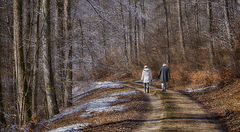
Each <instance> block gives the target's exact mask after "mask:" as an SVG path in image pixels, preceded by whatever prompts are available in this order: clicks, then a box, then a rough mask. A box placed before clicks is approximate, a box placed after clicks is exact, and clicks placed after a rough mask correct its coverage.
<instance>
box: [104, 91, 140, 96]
mask: <svg viewBox="0 0 240 132" xmlns="http://www.w3.org/2000/svg"><path fill="white" fill-rule="evenodd" d="M137 93H138V92H137V91H123V92H118V93H112V94H109V95H108V96H124V95H131V94H137Z"/></svg>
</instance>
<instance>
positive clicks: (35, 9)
mask: <svg viewBox="0 0 240 132" xmlns="http://www.w3.org/2000/svg"><path fill="white" fill-rule="evenodd" d="M32 2H33V5H34V7H33V23H34V25H33V39H34V40H33V45H34V48H33V52H34V53H33V75H32V112H37V95H38V94H37V90H38V89H37V88H38V85H39V83H38V79H39V72H38V68H39V48H40V44H39V13H38V12H40V0H33V1H32Z"/></svg>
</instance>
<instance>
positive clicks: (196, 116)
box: [125, 83, 223, 132]
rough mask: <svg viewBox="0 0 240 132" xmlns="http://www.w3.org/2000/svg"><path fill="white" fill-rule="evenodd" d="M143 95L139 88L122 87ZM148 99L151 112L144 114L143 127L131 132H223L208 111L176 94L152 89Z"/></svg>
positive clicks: (138, 86)
mask: <svg viewBox="0 0 240 132" xmlns="http://www.w3.org/2000/svg"><path fill="white" fill-rule="evenodd" d="M125 85H126V86H129V87H134V88H136V89H137V90H140V91H143V86H142V84H137V83H125ZM150 91H151V92H150V93H149V94H147V96H148V97H149V99H150V103H151V105H152V108H153V110H152V111H151V112H150V113H146V115H147V119H145V120H143V125H142V126H141V127H139V128H137V129H135V130H133V132H169V131H172V132H222V131H223V129H222V128H221V126H220V125H219V124H218V123H217V122H216V120H215V119H214V118H212V117H211V116H210V115H209V114H208V113H207V111H206V110H205V109H204V108H203V107H202V106H201V105H200V104H198V103H197V102H195V101H194V100H192V99H190V98H189V97H187V96H185V95H183V94H181V93H179V92H175V91H171V90H167V92H162V91H161V90H160V89H158V88H156V87H153V86H151V87H150Z"/></svg>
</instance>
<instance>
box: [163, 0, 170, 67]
mask: <svg viewBox="0 0 240 132" xmlns="http://www.w3.org/2000/svg"><path fill="white" fill-rule="evenodd" d="M163 5H164V11H165V22H166V31H167V54H166V63H170V53H169V48H170V31H169V22H168V21H169V18H168V9H167V3H166V0H163Z"/></svg>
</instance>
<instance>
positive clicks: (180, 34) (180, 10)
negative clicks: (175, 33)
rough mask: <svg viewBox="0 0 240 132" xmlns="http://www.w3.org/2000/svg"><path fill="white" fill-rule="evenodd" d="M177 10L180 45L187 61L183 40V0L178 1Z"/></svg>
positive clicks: (184, 59)
mask: <svg viewBox="0 0 240 132" xmlns="http://www.w3.org/2000/svg"><path fill="white" fill-rule="evenodd" d="M177 9H178V28H179V43H180V47H181V52H182V57H183V61H186V54H185V44H184V39H183V25H182V7H181V0H177Z"/></svg>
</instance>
